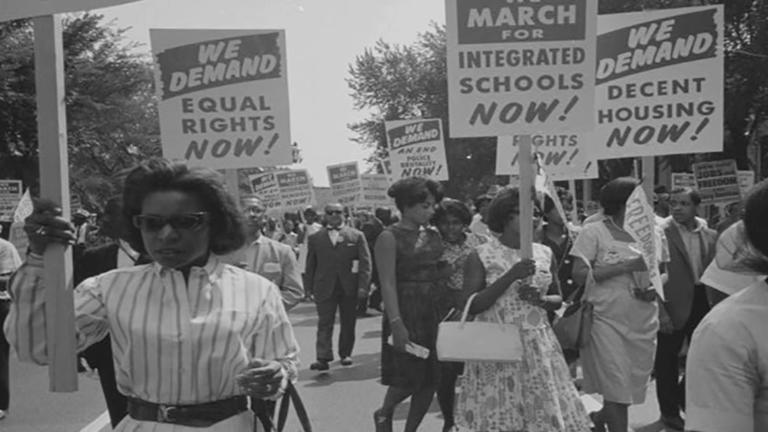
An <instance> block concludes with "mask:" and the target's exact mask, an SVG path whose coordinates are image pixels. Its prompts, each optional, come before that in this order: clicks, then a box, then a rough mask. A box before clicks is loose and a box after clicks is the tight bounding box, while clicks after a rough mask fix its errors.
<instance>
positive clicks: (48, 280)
mask: <svg viewBox="0 0 768 432" xmlns="http://www.w3.org/2000/svg"><path fill="white" fill-rule="evenodd" d="M34 26H35V85H36V93H37V135H38V148H39V152H40V186H41V188H40V192H41V195H42V196H44V197H46V198H48V199H51V200H53V201H54V202H56V203H59V204H61V209H62V212H63V216H64V217H65V218H66V219H70V211H69V166H68V158H67V119H66V105H65V102H64V48H63V44H62V36H61V16H59V15H46V16H41V17H37V18H35V19H34ZM44 266H45V276H44V278H45V279H44V280H45V286H46V292H45V301H46V305H48V306H47V307H46V308H45V314H46V320H47V336H48V337H47V342H48V357H49V362H50V363H49V364H50V366H49V369H48V375H49V377H50V389H51V391H53V392H74V391H77V363H76V361H77V355H76V354H77V353H76V339H75V311H74V300H73V295H72V251H71V250H70V249H69V248H68V247H65V246H63V245H50V246H48V248H47V249H46V250H45V257H44Z"/></svg>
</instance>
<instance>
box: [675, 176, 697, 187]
mask: <svg viewBox="0 0 768 432" xmlns="http://www.w3.org/2000/svg"><path fill="white" fill-rule="evenodd" d="M671 184H672V190H675V189H678V188H695V187H696V177H695V176H694V175H693V174H692V173H672V177H671Z"/></svg>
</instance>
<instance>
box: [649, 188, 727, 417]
mask: <svg viewBox="0 0 768 432" xmlns="http://www.w3.org/2000/svg"><path fill="white" fill-rule="evenodd" d="M700 203H701V197H700V196H699V193H698V192H697V191H696V190H694V189H690V188H682V189H675V190H673V191H672V193H671V200H670V208H671V211H672V217H671V218H668V219H666V220H665V221H664V232H665V234H666V236H667V241H668V242H669V256H670V261H669V264H668V266H667V274H668V277H669V279H668V280H667V282H666V283H665V284H664V296H665V297H666V301H665V302H664V303H663V304H661V305H660V306H661V307H660V322H661V328H660V330H659V335H658V345H657V347H656V363H655V369H656V397H657V398H658V401H659V408H660V410H661V421H662V423H664V425H665V426H666V427H668V428H670V429H674V430H683V428H684V423H683V420H682V418H681V417H680V409H681V408H684V407H685V393H684V389H685V383H684V382H681V380H680V363H679V361H678V357H679V355H680V349H681V348H682V346H683V342H684V341H685V340H686V339H688V341H690V338H691V336H692V335H693V331H694V329H696V326H697V325H698V324H699V322H700V321H701V319H702V318H704V315H706V314H707V312H709V303H708V302H707V295H706V288H705V286H704V285H703V284H702V283H701V282H700V278H701V275H702V274H703V273H704V270H705V269H706V268H707V266H708V265H709V263H710V262H711V261H712V259H713V258H714V256H715V242H716V241H717V232H715V231H714V230H712V229H710V228H708V227H707V226H706V225H704V224H703V223H702V222H701V221H700V220H698V219H697V218H696V214H697V212H698V210H699V204H700Z"/></svg>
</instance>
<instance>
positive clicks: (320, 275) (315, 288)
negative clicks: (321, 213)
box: [306, 204, 371, 371]
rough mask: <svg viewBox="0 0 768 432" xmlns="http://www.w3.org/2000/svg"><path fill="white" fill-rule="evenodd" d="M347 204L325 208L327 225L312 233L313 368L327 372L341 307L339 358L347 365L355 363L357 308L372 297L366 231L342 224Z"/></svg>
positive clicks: (309, 273)
mask: <svg viewBox="0 0 768 432" xmlns="http://www.w3.org/2000/svg"><path fill="white" fill-rule="evenodd" d="M343 215H344V207H342V205H341V204H329V205H328V206H326V208H325V217H326V222H327V225H326V227H325V228H323V229H321V230H320V231H318V232H316V233H315V234H312V235H311V236H309V241H308V244H307V246H308V248H307V268H306V279H307V286H308V287H309V291H310V292H312V293H313V295H314V297H315V304H316V306H317V315H318V322H317V342H316V353H317V361H316V362H315V363H312V365H311V366H310V369H312V370H318V371H324V370H328V369H329V365H328V363H330V362H331V361H332V360H333V324H334V321H335V319H336V309H339V320H340V322H341V331H340V335H339V357H340V358H341V364H342V365H343V366H349V365H351V364H352V359H351V358H350V356H351V355H352V348H353V347H354V344H355V322H356V319H357V317H356V308H357V302H358V300H359V299H363V298H367V297H368V290H369V289H370V282H371V255H370V253H369V252H368V244H367V242H366V241H365V236H364V235H363V233H362V232H360V231H358V230H356V229H354V228H351V227H347V226H342V222H343Z"/></svg>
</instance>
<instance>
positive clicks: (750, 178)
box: [736, 171, 755, 198]
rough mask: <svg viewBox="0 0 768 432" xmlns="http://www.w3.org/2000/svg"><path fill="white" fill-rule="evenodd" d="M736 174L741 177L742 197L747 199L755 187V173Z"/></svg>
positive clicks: (743, 172)
mask: <svg viewBox="0 0 768 432" xmlns="http://www.w3.org/2000/svg"><path fill="white" fill-rule="evenodd" d="M736 174H737V175H738V176H739V190H740V191H741V197H742V198H745V197H746V196H747V195H748V194H749V190H750V189H752V187H753V186H754V185H755V172H754V171H738V172H737V173H736Z"/></svg>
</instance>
